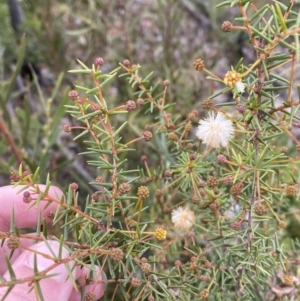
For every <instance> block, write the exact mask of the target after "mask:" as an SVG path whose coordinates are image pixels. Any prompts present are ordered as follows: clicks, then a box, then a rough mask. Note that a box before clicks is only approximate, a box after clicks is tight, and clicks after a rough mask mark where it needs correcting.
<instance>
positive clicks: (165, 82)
mask: <svg viewBox="0 0 300 301" xmlns="http://www.w3.org/2000/svg"><path fill="white" fill-rule="evenodd" d="M163 84H164V86H165V87H169V86H170V81H169V80H167V79H166V80H164V82H163Z"/></svg>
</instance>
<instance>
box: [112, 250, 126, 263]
mask: <svg viewBox="0 0 300 301" xmlns="http://www.w3.org/2000/svg"><path fill="white" fill-rule="evenodd" d="M109 255H110V258H111V259H112V260H113V261H120V260H122V259H123V256H124V252H123V251H122V250H121V249H120V248H112V249H111V250H110V254H109Z"/></svg>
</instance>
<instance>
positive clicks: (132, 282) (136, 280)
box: [131, 278, 141, 287]
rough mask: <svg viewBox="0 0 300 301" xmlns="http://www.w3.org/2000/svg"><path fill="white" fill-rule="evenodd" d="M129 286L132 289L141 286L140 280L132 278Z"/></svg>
mask: <svg viewBox="0 0 300 301" xmlns="http://www.w3.org/2000/svg"><path fill="white" fill-rule="evenodd" d="M131 285H132V286H133V287H139V286H140V285H141V279H140V278H132V279H131Z"/></svg>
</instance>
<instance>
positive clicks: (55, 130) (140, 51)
mask: <svg viewBox="0 0 300 301" xmlns="http://www.w3.org/2000/svg"><path fill="white" fill-rule="evenodd" d="M15 1H16V0H15ZM15 1H10V0H7V1H2V2H1V3H0V28H1V38H0V79H1V80H0V106H1V112H2V119H3V122H4V124H5V125H6V127H7V130H8V132H9V133H10V135H11V136H12V137H13V140H14V143H15V146H16V148H17V149H18V150H19V152H20V155H21V157H22V158H21V159H22V161H23V162H24V164H25V166H26V168H27V169H29V171H31V172H32V171H34V170H35V169H36V168H37V166H40V168H41V173H40V174H41V178H40V181H41V182H43V181H45V179H46V176H47V173H50V176H51V179H52V181H53V183H54V184H55V183H56V184H58V185H59V186H60V187H61V188H62V189H63V190H64V189H66V188H67V186H68V184H69V183H71V182H73V181H75V182H78V183H79V186H80V187H81V189H83V190H84V191H85V190H86V192H89V193H90V192H92V188H91V187H89V186H88V185H87V183H88V182H89V181H92V180H93V179H94V178H95V177H96V176H97V173H96V171H95V170H94V169H93V168H92V167H90V166H87V165H86V163H85V161H86V160H84V158H83V157H82V156H77V153H78V152H80V151H81V150H82V141H79V142H76V143H75V142H73V141H72V134H73V132H72V134H66V133H64V132H63V131H62V127H63V125H64V124H71V125H72V124H74V122H75V121H74V120H72V119H71V118H69V117H68V116H67V114H65V108H64V104H66V103H67V102H68V101H69V100H68V99H67V97H66V96H67V92H68V91H69V90H70V89H71V88H72V87H73V84H77V85H80V86H85V85H92V83H91V82H90V83H87V82H85V81H86V80H87V78H86V77H85V78H84V77H81V76H80V75H76V74H68V73H67V71H68V70H70V69H74V68H75V69H76V66H78V63H77V61H76V59H79V60H81V61H82V62H84V63H85V64H86V65H87V66H91V65H92V63H93V62H94V60H95V58H96V57H98V56H101V57H103V58H104V60H105V64H104V66H103V71H107V72H109V71H110V70H113V69H114V68H116V67H117V66H118V63H119V62H122V61H123V60H124V59H129V60H130V62H131V63H132V64H140V65H142V66H143V72H144V73H145V74H148V73H150V72H151V71H154V73H153V77H152V83H153V84H156V83H162V82H163V80H165V79H168V80H169V81H170V83H171V85H170V89H169V91H168V98H169V99H170V102H173V103H175V110H174V111H177V112H179V113H180V115H181V117H182V118H184V117H185V116H186V115H187V114H188V113H189V112H191V111H192V110H193V109H197V110H198V111H201V105H200V104H201V101H202V100H203V99H205V98H206V97H207V96H209V95H210V94H211V93H213V92H214V91H215V89H216V87H215V86H214V84H212V83H211V82H209V81H207V80H206V79H205V75H204V74H203V73H197V72H195V71H194V69H193V68H192V63H193V60H194V59H196V58H198V57H201V58H203V59H204V61H205V64H206V67H207V68H208V69H211V70H212V71H214V72H215V73H216V74H220V76H221V77H223V75H224V74H225V72H227V71H228V70H229V69H230V66H234V65H235V64H236V63H237V62H238V61H239V59H240V58H241V57H244V60H245V62H246V63H249V62H251V61H253V59H254V57H253V56H254V54H253V52H252V49H251V48H250V46H249V43H248V40H247V36H246V35H243V34H241V33H240V32H233V33H230V34H228V33H224V32H222V30H221V24H222V23H223V22H224V21H225V20H230V21H234V17H235V16H239V12H238V11H236V10H235V9H229V8H228V7H225V8H222V9H216V8H215V6H216V5H217V4H218V3H219V2H220V1H216V0H212V1H204V0H127V1H121V0H82V1H73V0H72V1H71V0H60V1H55V0H51V1H50V0H23V1H20V2H19V3H20V6H21V8H22V10H23V23H22V24H21V25H20V26H18V28H16V30H14V29H13V26H12V24H11V18H10V13H9V8H8V3H10V4H11V3H13V2H15ZM16 2H17V1H16ZM255 2H256V3H255V4H256V5H257V6H259V2H261V3H263V4H265V3H266V1H258V0H257V1H255ZM269 2H271V1H269ZM282 2H285V3H288V1H282ZM23 34H25V36H26V41H25V43H26V46H25V44H24V45H22V35H23ZM22 47H23V48H24V51H23V50H22ZM22 66H23V67H22ZM24 66H25V68H24ZM30 66H31V67H32V68H33V69H34V70H35V72H36V75H37V78H36V79H32V78H31V77H32V73H31V71H30ZM20 73H21V74H22V75H23V77H24V78H23V79H21V77H20V76H19V74H20ZM17 75H18V76H17ZM91 87H92V86H91ZM105 92H106V93H105V97H106V100H107V101H108V102H109V103H111V104H112V107H113V106H117V105H120V104H124V103H125V102H126V101H127V100H129V99H134V96H133V95H132V93H133V92H132V91H131V89H130V88H129V87H128V85H126V83H125V82H124V80H123V79H122V78H119V79H118V80H117V81H115V82H113V83H112V84H111V85H110V88H109V89H108V88H107V89H106V91H105ZM229 97H230V95H228V96H227V95H222V96H220V98H219V101H222V102H223V101H226V100H227V99H229ZM200 113H201V112H200ZM139 114H140V116H137V115H136V114H131V117H129V118H130V119H129V120H128V122H129V124H130V125H131V131H129V132H128V135H129V138H128V140H129V139H130V136H132V138H134V137H135V136H136V135H137V134H139V133H141V131H142V130H143V128H144V127H145V125H146V124H147V123H148V122H151V121H150V120H147V118H145V116H143V114H141V113H139ZM133 121H134V122H133ZM120 122H121V121H120ZM137 124H138V127H137V126H136V125H137ZM74 134H76V133H74ZM4 138H7V137H6V135H4V133H2V135H1V142H0V154H1V157H0V174H1V176H0V185H5V184H8V183H9V175H10V171H14V170H16V169H17V168H18V166H19V163H20V162H19V161H20V158H17V157H16V154H15V153H14V152H13V151H12V149H11V146H10V145H8V144H7V139H4ZM144 151H145V152H149V151H151V154H149V153H148V154H147V155H150V158H152V159H153V160H154V162H156V163H157V164H159V162H160V160H161V158H160V157H159V154H158V153H156V151H155V150H153V149H151V148H149V150H143V149H139V150H138V151H137V152H136V153H135V156H136V157H137V161H136V162H139V158H140V157H141V156H142V155H143V154H145V153H144ZM137 164H139V163H137Z"/></svg>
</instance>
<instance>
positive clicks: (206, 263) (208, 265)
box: [204, 260, 213, 269]
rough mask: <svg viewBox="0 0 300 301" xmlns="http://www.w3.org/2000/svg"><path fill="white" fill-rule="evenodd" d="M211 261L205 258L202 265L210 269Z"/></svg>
mask: <svg viewBox="0 0 300 301" xmlns="http://www.w3.org/2000/svg"><path fill="white" fill-rule="evenodd" d="M212 266H213V265H212V263H211V262H210V261H208V260H206V261H205V262H204V267H205V268H206V269H211V268H212Z"/></svg>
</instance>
